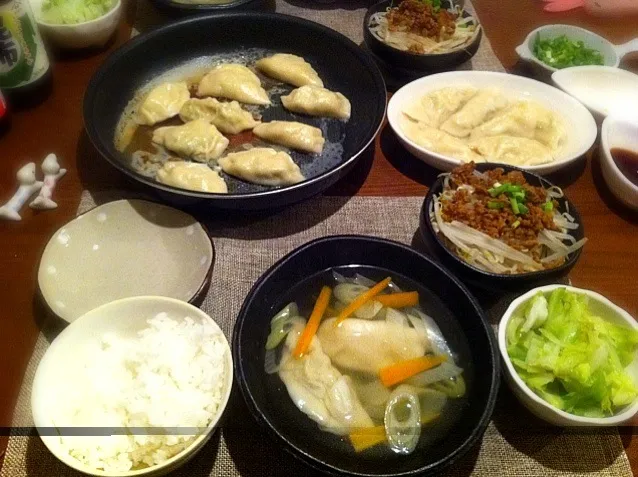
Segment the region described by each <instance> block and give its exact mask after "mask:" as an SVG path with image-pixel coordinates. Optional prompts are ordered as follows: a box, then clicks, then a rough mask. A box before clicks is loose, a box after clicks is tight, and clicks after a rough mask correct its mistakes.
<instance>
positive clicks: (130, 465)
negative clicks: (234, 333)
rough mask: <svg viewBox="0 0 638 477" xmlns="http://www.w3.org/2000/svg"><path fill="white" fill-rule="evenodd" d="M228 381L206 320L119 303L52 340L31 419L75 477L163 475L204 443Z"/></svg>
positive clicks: (223, 346)
mask: <svg viewBox="0 0 638 477" xmlns="http://www.w3.org/2000/svg"><path fill="white" fill-rule="evenodd" d="M232 381H233V364H232V357H231V351H230V347H229V345H228V341H227V340H226V337H225V336H224V334H223V332H222V331H221V329H220V328H219V326H218V325H217V324H216V323H215V322H214V321H213V319H212V318H210V317H209V316H208V315H206V314H205V313H204V312H202V311H201V310H199V309H198V308H196V307H194V306H192V305H190V304H188V303H186V302H182V301H179V300H175V299H172V298H166V297H156V296H142V297H133V298H124V299H122V300H116V301H113V302H110V303H107V304H106V305H103V306H100V307H98V308H96V309H94V310H91V311H90V312H88V313H86V314H85V315H84V316H82V317H80V318H79V319H78V320H76V321H74V322H73V323H71V324H70V325H69V326H68V327H67V328H66V329H65V330H64V331H63V332H62V333H60V335H59V336H58V337H57V338H56V339H55V340H54V341H53V343H52V344H51V346H50V347H49V349H48V350H47V352H46V354H45V355H44V357H43V358H42V360H41V361H40V364H39V366H38V369H37V371H36V374H35V378H34V382H33V389H32V396H31V406H32V412H33V420H34V423H35V426H36V427H37V429H38V432H39V434H40V437H41V438H42V441H43V442H44V444H45V445H46V447H47V448H48V449H49V450H50V451H51V452H52V453H53V455H55V456H56V457H57V458H58V459H60V460H61V461H62V462H63V463H65V464H66V465H68V466H69V467H72V468H73V469H76V470H78V471H80V472H83V473H85V474H89V475H99V476H138V475H163V474H166V473H168V472H170V471H172V470H174V469H175V468H177V467H179V466H180V465H182V464H183V463H185V462H186V461H187V460H189V459H190V458H191V457H193V455H195V453H197V451H198V450H199V449H201V448H202V447H203V446H204V444H205V443H206V442H207V441H208V439H209V438H210V437H211V435H212V434H213V431H214V429H215V427H216V425H217V423H218V421H219V419H220V417H221V415H222V413H223V412H224V409H225V407H226V404H227V402H228V398H229V396H230V390H231V387H232Z"/></svg>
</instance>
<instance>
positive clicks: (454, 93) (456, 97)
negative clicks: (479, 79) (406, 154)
mask: <svg viewBox="0 0 638 477" xmlns="http://www.w3.org/2000/svg"><path fill="white" fill-rule="evenodd" d="M475 94H476V89H475V88H471V87H468V88H456V87H449V88H443V89H439V90H436V91H433V92H431V93H428V94H426V95H425V96H423V97H422V98H421V99H420V100H417V101H415V102H413V103H412V104H410V105H408V106H407V107H406V108H405V109H404V110H403V112H404V113H405V114H406V115H407V116H408V117H410V118H411V119H414V120H415V121H420V122H423V123H425V124H427V125H428V126H431V127H433V128H438V127H439V126H440V125H441V124H442V123H443V122H444V121H445V120H446V119H448V118H449V117H450V116H452V114H454V113H455V112H457V111H458V110H459V109H460V108H461V106H463V105H464V104H465V103H467V101H468V100H469V99H470V98H471V97H472V96H474V95H475Z"/></svg>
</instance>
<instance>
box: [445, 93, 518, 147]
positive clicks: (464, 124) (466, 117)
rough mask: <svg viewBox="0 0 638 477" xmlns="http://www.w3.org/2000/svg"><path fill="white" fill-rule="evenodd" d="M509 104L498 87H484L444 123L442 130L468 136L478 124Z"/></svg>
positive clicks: (459, 135)
mask: <svg viewBox="0 0 638 477" xmlns="http://www.w3.org/2000/svg"><path fill="white" fill-rule="evenodd" d="M506 106H507V99H506V98H505V97H504V96H503V94H502V93H501V92H500V91H499V90H497V89H493V88H490V89H484V90H482V91H479V92H478V93H477V94H476V95H475V96H473V97H472V98H470V100H469V101H468V102H467V103H465V105H464V106H463V107H462V108H461V109H460V110H459V111H457V112H456V113H454V114H453V115H452V116H450V117H449V118H448V119H447V120H446V121H445V122H444V123H443V124H442V125H441V130H442V131H445V132H446V133H448V134H451V135H452V136H456V137H467V136H469V135H470V133H471V132H472V129H474V128H475V127H477V126H480V125H481V124H483V123H484V122H485V121H487V120H488V119H490V118H491V117H492V116H494V114H495V113H497V112H498V111H500V110H501V109H503V108H505V107H506Z"/></svg>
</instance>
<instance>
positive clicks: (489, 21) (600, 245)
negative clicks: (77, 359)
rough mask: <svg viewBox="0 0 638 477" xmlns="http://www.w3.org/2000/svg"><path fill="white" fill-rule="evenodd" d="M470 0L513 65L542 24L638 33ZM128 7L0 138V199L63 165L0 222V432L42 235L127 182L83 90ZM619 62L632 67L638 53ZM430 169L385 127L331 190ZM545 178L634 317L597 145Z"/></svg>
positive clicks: (631, 241) (415, 178)
mask: <svg viewBox="0 0 638 477" xmlns="http://www.w3.org/2000/svg"><path fill="white" fill-rule="evenodd" d="M474 4H475V6H476V9H477V11H478V14H479V17H480V20H481V22H482V24H483V27H484V30H485V33H486V35H487V36H488V37H489V38H490V40H491V42H492V45H493V47H494V50H495V52H496V54H497V56H498V57H499V59H500V60H501V62H502V63H503V64H504V65H505V67H506V68H508V69H515V68H516V60H517V58H516V54H515V52H514V47H515V46H516V45H518V44H520V43H521V42H522V40H523V38H524V37H525V36H526V35H527V33H528V32H529V31H530V30H532V29H534V28H536V27H537V26H539V25H543V24H549V23H570V24H575V25H580V26H582V27H584V28H588V29H590V30H593V31H595V32H597V33H599V34H601V35H603V36H605V37H607V38H608V39H610V40H611V41H613V42H616V43H620V42H625V41H628V40H630V39H631V38H632V36H635V35H636V32H638V17H633V18H620V19H601V18H593V17H588V16H586V15H585V14H584V13H583V12H582V11H575V12H568V13H563V14H551V15H550V14H545V13H543V12H542V10H541V5H542V3H541V2H540V0H474ZM310 5H311V3H310ZM133 8H134V7H131V8H129V11H128V13H127V15H126V18H125V19H124V21H123V22H122V25H121V27H120V29H119V31H118V34H117V36H116V38H115V40H114V41H113V42H112V43H111V44H110V45H109V47H108V49H107V50H106V51H102V52H100V53H97V54H96V53H93V54H90V55H89V54H80V55H77V54H75V55H68V54H67V55H60V54H56V55H55V59H54V66H53V75H54V90H53V92H52V94H51V95H50V96H49V97H48V99H47V100H46V101H44V102H43V103H41V104H40V105H39V106H36V107H34V108H31V109H29V110H24V111H19V112H15V114H14V115H13V121H12V127H11V129H10V130H9V131H8V133H6V134H4V135H3V136H1V137H0V161H1V162H0V166H1V172H0V200H1V201H4V200H6V198H8V197H9V196H10V195H11V194H12V193H13V191H14V189H15V187H16V183H15V172H16V171H17V169H18V168H19V167H20V166H21V165H23V164H24V163H26V162H28V161H36V163H37V164H39V163H40V162H41V160H42V158H44V156H45V155H46V154H47V153H49V152H55V153H56V154H57V155H58V157H59V158H60V159H61V162H62V165H63V167H66V168H67V169H68V170H69V172H68V173H67V175H66V176H65V177H64V179H63V180H62V181H61V183H60V186H59V188H58V189H57V190H56V191H55V196H54V199H55V200H56V201H57V202H58V204H59V208H58V209H57V210H55V211H49V212H36V213H34V212H33V211H31V209H29V208H28V207H25V208H24V209H23V210H22V216H23V220H22V222H18V223H8V222H3V221H0V284H1V285H0V304H1V309H2V312H1V316H0V376H1V377H0V427H3V428H5V432H3V433H2V434H6V433H7V432H6V428H7V427H9V426H10V422H11V413H12V409H13V406H14V405H15V400H16V398H17V393H18V390H19V387H20V383H21V379H22V375H23V373H24V370H25V367H26V364H27V362H28V359H29V357H30V354H31V351H32V349H33V345H34V343H35V339H36V337H37V334H38V331H39V328H38V320H39V319H40V316H39V315H40V313H39V312H38V308H37V302H36V301H35V300H34V292H35V289H36V274H37V264H38V260H39V257H40V254H41V253H42V250H43V248H44V246H45V244H46V242H47V241H48V239H49V237H50V236H51V235H52V233H53V232H54V231H55V230H56V229H57V228H59V227H60V226H61V225H62V224H64V223H65V222H67V221H68V220H70V219H71V218H72V217H73V216H74V215H75V211H76V209H77V206H78V203H79V199H80V194H81V192H82V190H83V189H86V188H92V187H100V186H104V185H107V184H108V185H118V184H119V185H120V187H131V186H130V185H128V183H127V182H125V181H123V178H122V176H121V175H120V174H119V173H118V172H117V171H116V170H115V169H112V168H111V167H110V166H107V165H106V164H105V161H103V160H102V159H101V158H100V157H99V156H98V154H97V152H95V151H94V150H93V148H92V146H91V145H90V144H89V142H88V140H87V139H86V136H85V135H84V134H83V125H82V97H83V94H84V90H85V88H86V85H87V84H88V81H89V79H90V78H91V75H92V74H93V72H94V71H95V69H96V68H97V67H98V65H99V64H100V63H101V62H102V61H103V59H104V58H105V56H106V55H108V53H109V52H110V51H111V50H113V49H114V48H116V47H117V46H119V45H121V44H122V43H124V42H125V41H126V40H127V38H128V37H129V34H130V24H131V21H130V19H131V18H133V16H132V14H133V12H132V10H133ZM632 61H633V63H632ZM625 66H627V67H628V68H630V69H632V70H636V69H638V68H637V64H636V62H635V59H632V60H630V61H629V62H628V63H627V64H626V65H625ZM370 162H372V164H370ZM436 174H437V172H436V171H434V170H433V169H431V168H429V167H427V166H425V165H423V164H422V163H420V162H419V161H417V160H416V159H414V158H413V157H411V156H410V155H409V154H408V153H407V152H406V151H405V150H404V149H402V148H401V147H400V146H399V145H398V143H397V141H396V139H395V138H394V136H393V134H392V133H391V131H390V130H389V127H388V126H385V127H384V128H383V130H382V131H381V133H380V135H379V137H378V138H377V140H376V148H375V154H374V160H373V161H367V163H363V164H361V165H360V166H357V167H356V168H355V170H354V171H353V172H352V173H351V174H349V175H348V176H347V177H345V178H344V179H343V180H342V181H341V182H340V183H338V184H337V185H335V186H334V187H332V188H331V189H330V190H329V191H328V192H327V193H328V194H333V195H335V194H336V195H351V194H357V195H379V196H395V195H396V196H398V195H424V194H425V193H426V191H427V186H428V184H430V183H431V182H432V181H433V179H434V177H435V176H436ZM550 179H553V180H555V181H557V182H559V183H560V184H561V185H563V186H566V190H567V194H568V196H569V197H570V199H571V200H572V201H573V202H574V203H575V204H576V206H577V207H578V209H579V211H580V213H581V215H582V218H583V222H584V226H585V229H586V231H587V236H588V237H589V242H588V244H587V245H586V247H585V250H584V253H583V254H582V257H581V259H580V261H579V262H578V264H577V265H576V267H575V268H574V270H573V272H572V273H571V279H572V281H573V283H574V285H576V286H579V287H584V288H590V289H594V290H596V291H598V292H600V293H602V294H604V295H606V296H607V297H609V298H610V299H611V300H612V301H614V302H616V303H617V304H618V305H620V306H622V307H624V308H625V309H626V310H628V311H629V312H630V313H631V314H633V315H634V316H638V287H637V286H636V281H637V279H638V273H637V272H636V270H637V269H638V267H637V264H638V227H637V225H636V224H638V216H637V215H636V214H633V213H630V212H628V211H627V210H625V209H623V208H622V207H621V206H619V205H618V204H617V203H616V201H615V200H614V199H613V198H612V197H611V196H610V193H609V191H608V190H607V188H606V186H605V184H604V181H603V180H602V178H601V174H600V168H599V165H598V157H597V150H596V148H594V150H593V152H592V154H591V155H590V157H589V158H588V160H587V165H586V166H585V165H584V166H583V167H579V168H577V169H576V170H572V171H569V173H568V174H562V175H561V176H559V177H553V178H550ZM631 430H632V428H629V429H628V430H627V431H628V432H623V434H624V435H623V442H624V444H625V448H626V450H627V454H628V455H629V458H630V461H631V465H632V469H634V471H635V472H636V471H637V470H638V438H637V439H632V435H631V434H632V432H631ZM5 446H6V436H0V452H1V451H2V450H3V449H4V448H5Z"/></svg>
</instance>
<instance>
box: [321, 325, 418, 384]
mask: <svg viewBox="0 0 638 477" xmlns="http://www.w3.org/2000/svg"><path fill="white" fill-rule="evenodd" d="M317 338H319V341H321V346H322V347H323V350H324V352H325V353H326V354H327V355H328V356H329V357H330V359H331V360H332V362H333V363H334V364H335V366H337V367H339V368H340V369H346V370H348V371H356V372H359V373H366V374H371V375H374V376H376V375H377V373H378V372H379V370H380V369H381V368H384V367H386V366H390V365H391V364H395V363H397V362H398V361H404V360H407V359H413V358H418V357H420V356H423V355H424V354H425V352H426V351H427V350H428V349H429V347H430V343H429V341H428V338H427V336H426V335H425V334H422V333H419V331H418V330H416V329H414V328H411V327H409V326H403V325H401V324H399V323H391V322H388V321H386V320H362V319H359V318H348V319H347V320H344V321H343V322H342V323H341V324H340V325H339V326H335V318H330V319H328V320H325V321H323V322H322V324H321V326H320V327H319V330H318V331H317Z"/></svg>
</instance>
